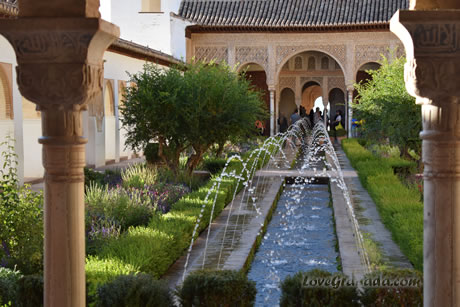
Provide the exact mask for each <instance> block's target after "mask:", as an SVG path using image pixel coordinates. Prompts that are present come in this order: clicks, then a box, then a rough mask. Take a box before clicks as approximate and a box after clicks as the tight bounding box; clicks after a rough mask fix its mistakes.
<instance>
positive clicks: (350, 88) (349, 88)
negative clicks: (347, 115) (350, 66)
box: [346, 84, 355, 92]
mask: <svg viewBox="0 0 460 307" xmlns="http://www.w3.org/2000/svg"><path fill="white" fill-rule="evenodd" d="M346 88H347V92H353V91H354V90H355V86H354V85H353V84H348V85H347V86H346Z"/></svg>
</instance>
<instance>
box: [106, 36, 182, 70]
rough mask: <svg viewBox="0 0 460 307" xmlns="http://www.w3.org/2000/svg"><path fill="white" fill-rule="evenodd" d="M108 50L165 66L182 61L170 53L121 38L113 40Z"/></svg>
mask: <svg viewBox="0 0 460 307" xmlns="http://www.w3.org/2000/svg"><path fill="white" fill-rule="evenodd" d="M108 51H112V52H117V53H121V54H124V55H127V56H130V57H134V58H138V59H142V60H147V61H151V62H154V63H158V64H160V65H164V66H171V65H174V64H180V63H182V61H181V60H178V59H176V58H174V57H172V56H171V55H169V54H166V53H164V52H161V51H158V50H155V49H152V48H149V47H146V46H143V45H139V44H136V43H134V42H130V41H127V40H124V39H121V38H119V39H117V40H116V41H115V42H113V43H112V45H110V47H109V48H108Z"/></svg>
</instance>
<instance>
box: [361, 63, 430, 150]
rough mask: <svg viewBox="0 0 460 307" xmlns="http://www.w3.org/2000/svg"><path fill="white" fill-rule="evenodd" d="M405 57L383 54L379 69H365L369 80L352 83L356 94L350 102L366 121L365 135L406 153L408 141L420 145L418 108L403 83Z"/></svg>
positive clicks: (419, 114) (419, 113)
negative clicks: (385, 55)
mask: <svg viewBox="0 0 460 307" xmlns="http://www.w3.org/2000/svg"><path fill="white" fill-rule="evenodd" d="M405 62H406V59H405V58H404V57H399V58H398V57H395V56H393V55H392V58H391V60H390V59H388V58H386V57H384V56H382V60H381V61H380V64H381V67H380V68H379V69H378V70H369V71H367V72H368V73H369V74H370V76H371V80H369V81H368V82H366V83H360V84H355V88H356V90H357V91H358V96H357V98H356V99H355V102H354V103H353V109H354V110H356V117H357V118H359V119H363V120H364V121H365V123H364V125H363V130H362V133H363V135H364V137H366V138H369V139H372V140H375V141H382V140H389V141H390V143H391V144H393V145H397V146H399V148H400V149H401V151H402V153H407V152H408V144H419V142H416V141H414V140H418V139H419V132H420V130H421V127H422V126H421V125H422V124H421V123H422V121H421V110H420V106H419V105H417V104H416V103H415V98H414V97H412V96H410V95H409V94H408V93H407V90H406V87H405V83H404V64H405Z"/></svg>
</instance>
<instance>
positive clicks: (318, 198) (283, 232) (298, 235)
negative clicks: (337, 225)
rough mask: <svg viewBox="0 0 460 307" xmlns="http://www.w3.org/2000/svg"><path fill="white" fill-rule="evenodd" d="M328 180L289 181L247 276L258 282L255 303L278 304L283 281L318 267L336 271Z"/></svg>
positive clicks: (259, 304) (334, 239)
mask: <svg viewBox="0 0 460 307" xmlns="http://www.w3.org/2000/svg"><path fill="white" fill-rule="evenodd" d="M329 201H330V194H329V190H328V185H325V184H292V185H286V187H285V189H284V192H283V194H282V195H281V197H280V199H279V201H278V206H277V208H276V211H275V212H274V213H273V217H272V220H271V222H270V224H269V225H268V228H267V232H266V234H265V237H264V239H263V240H262V244H261V245H260V247H259V250H258V251H257V253H256V255H255V258H254V261H253V263H252V266H251V269H250V271H249V273H248V277H249V279H251V280H254V281H255V282H256V284H257V298H256V304H255V306H278V305H279V300H280V297H281V291H280V287H279V286H280V282H281V281H283V280H284V279H285V278H286V277H287V276H288V275H293V274H295V273H297V272H299V271H309V270H312V269H315V268H318V269H322V270H327V271H329V272H336V271H337V260H336V258H337V256H338V253H337V252H336V248H335V245H336V236H335V233H334V221H333V209H332V207H330V206H329Z"/></svg>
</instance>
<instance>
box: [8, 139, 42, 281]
mask: <svg viewBox="0 0 460 307" xmlns="http://www.w3.org/2000/svg"><path fill="white" fill-rule="evenodd" d="M13 142H14V141H13V140H12V139H9V140H7V141H6V142H4V143H1V144H0V147H3V146H5V147H6V148H7V149H6V150H5V151H3V152H2V157H3V160H4V161H5V162H4V165H3V169H1V170H0V176H1V178H0V244H1V245H0V261H1V262H2V263H3V265H5V266H7V267H9V268H14V267H17V268H18V269H19V270H20V271H21V272H23V273H25V274H30V273H36V272H39V271H40V270H41V269H42V267H43V259H42V258H43V196H42V194H41V193H35V192H33V191H31V190H30V189H29V187H28V186H25V187H21V186H20V185H19V181H18V178H17V169H16V167H17V164H18V162H17V156H16V154H15V153H14V146H13V145H12V143H13Z"/></svg>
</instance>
